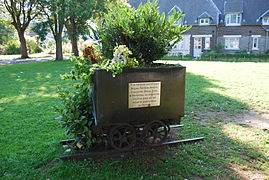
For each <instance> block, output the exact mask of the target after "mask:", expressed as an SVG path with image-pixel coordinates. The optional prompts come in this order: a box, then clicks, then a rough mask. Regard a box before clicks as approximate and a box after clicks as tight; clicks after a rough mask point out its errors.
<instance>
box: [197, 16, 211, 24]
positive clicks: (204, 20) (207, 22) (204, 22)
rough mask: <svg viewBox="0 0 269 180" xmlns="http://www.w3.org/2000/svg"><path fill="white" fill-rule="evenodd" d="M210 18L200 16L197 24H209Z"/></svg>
mask: <svg viewBox="0 0 269 180" xmlns="http://www.w3.org/2000/svg"><path fill="white" fill-rule="evenodd" d="M209 22H210V19H209V18H200V20H199V24H200V25H209Z"/></svg>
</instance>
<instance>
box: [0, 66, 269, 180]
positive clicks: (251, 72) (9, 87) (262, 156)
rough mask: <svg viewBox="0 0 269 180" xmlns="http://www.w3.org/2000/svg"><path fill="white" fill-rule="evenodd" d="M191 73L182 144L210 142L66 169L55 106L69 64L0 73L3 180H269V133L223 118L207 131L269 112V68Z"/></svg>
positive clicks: (0, 164) (193, 68) (3, 69)
mask: <svg viewBox="0 0 269 180" xmlns="http://www.w3.org/2000/svg"><path fill="white" fill-rule="evenodd" d="M181 63H182V64H183V65H186V66H187V71H188V73H187V88H186V117H185V118H184V120H183V124H184V125H185V126H184V128H182V130H181V134H180V135H179V138H191V137H198V136H204V137H206V139H205V141H204V142H200V143H197V144H187V145H183V146H178V147H174V148H162V149H157V150H155V151H153V152H136V153H133V154H131V156H130V157H126V158H115V159H105V160H100V161H99V162H95V161H93V160H90V159H89V160H85V161H71V162H64V161H61V160H59V156H60V155H61V154H62V153H64V149H63V148H62V147H61V146H60V145H59V140H61V139H66V138H68V137H66V136H65V135H64V130H63V129H61V125H60V124H59V123H58V122H57V121H56V120H54V117H56V116H55V114H53V113H52V112H51V109H50V106H51V105H55V104H58V103H59V99H58V98H57V92H56V91H57V86H62V87H69V86H70V85H71V83H72V82H65V81H62V80H60V77H59V75H60V74H63V73H65V72H69V70H70V68H71V66H72V63H71V62H69V61H62V62H61V61H57V62H44V63H29V64H17V65H8V66H1V67H0V135H1V136H0V152H1V156H0V179H184V178H187V179H195V178H209V179H216V178H220V179H242V178H246V179H249V177H252V176H253V175H256V176H257V177H262V178H264V179H266V178H269V163H268V161H269V159H268V157H269V132H268V131H263V130H260V129H257V128H252V127H250V126H245V125H240V124H237V123H234V122H226V121H225V120H223V119H220V118H218V119H216V120H214V121H212V122H210V123H208V124H202V123H200V122H199V121H197V120H195V119H194V118H193V117H194V116H196V115H197V114H199V113H200V112H203V113H204V112H205V113H206V112H226V113H227V114H229V115H236V113H239V112H240V110H242V109H252V110H255V111H258V112H268V110H269V105H268V102H269V95H268V92H269V82H268V69H269V64H266V63H261V64H258V63H206V62H181Z"/></svg>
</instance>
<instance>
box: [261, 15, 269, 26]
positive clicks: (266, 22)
mask: <svg viewBox="0 0 269 180" xmlns="http://www.w3.org/2000/svg"><path fill="white" fill-rule="evenodd" d="M262 25H269V17H264V18H262Z"/></svg>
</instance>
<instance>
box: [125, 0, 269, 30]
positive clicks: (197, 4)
mask: <svg viewBox="0 0 269 180" xmlns="http://www.w3.org/2000/svg"><path fill="white" fill-rule="evenodd" d="M141 2H142V3H146V2H147V0H129V3H130V4H131V5H133V6H134V7H138V5H139V4H140V3H141ZM175 6H177V7H178V8H180V9H181V10H182V11H183V12H182V13H183V14H186V15H185V17H184V22H187V24H189V25H195V24H197V23H198V21H197V19H198V18H199V16H201V15H202V14H203V13H204V12H207V13H208V14H209V15H210V16H211V17H212V24H220V25H223V24H224V20H225V13H242V25H261V24H262V22H261V18H262V17H269V0H191V1H190V0H159V9H160V11H161V12H165V13H167V14H168V13H169V11H170V10H171V9H172V8H173V7H175Z"/></svg>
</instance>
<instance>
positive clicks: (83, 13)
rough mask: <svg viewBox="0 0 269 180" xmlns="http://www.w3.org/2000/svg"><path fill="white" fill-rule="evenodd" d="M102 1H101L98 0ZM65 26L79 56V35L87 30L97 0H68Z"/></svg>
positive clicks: (73, 50)
mask: <svg viewBox="0 0 269 180" xmlns="http://www.w3.org/2000/svg"><path fill="white" fill-rule="evenodd" d="M98 2H101V1H98ZM66 4H67V7H66V14H65V16H66V18H65V27H66V29H67V33H68V36H69V39H70V40H71V44H72V52H73V54H74V56H79V50H78V44H77V41H78V37H79V35H80V34H83V33H86V32H87V29H88V28H87V26H88V25H87V21H88V20H89V19H90V18H91V17H92V14H93V10H94V9H95V7H96V5H97V1H96V0H77V1H73V0H67V3H66Z"/></svg>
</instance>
